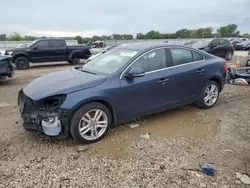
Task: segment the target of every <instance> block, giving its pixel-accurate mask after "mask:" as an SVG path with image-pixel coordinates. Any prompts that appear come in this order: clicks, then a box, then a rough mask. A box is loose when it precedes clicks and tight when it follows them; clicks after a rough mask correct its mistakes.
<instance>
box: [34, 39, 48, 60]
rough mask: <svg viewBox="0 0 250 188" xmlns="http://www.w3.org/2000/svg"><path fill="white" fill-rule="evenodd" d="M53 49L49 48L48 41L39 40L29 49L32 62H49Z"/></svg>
mask: <svg viewBox="0 0 250 188" xmlns="http://www.w3.org/2000/svg"><path fill="white" fill-rule="evenodd" d="M52 50H53V49H51V48H50V47H49V41H48V40H41V41H38V42H37V43H36V44H34V45H33V46H32V47H31V49H30V58H31V61H32V62H41V61H50V60H52V58H53V51H52Z"/></svg>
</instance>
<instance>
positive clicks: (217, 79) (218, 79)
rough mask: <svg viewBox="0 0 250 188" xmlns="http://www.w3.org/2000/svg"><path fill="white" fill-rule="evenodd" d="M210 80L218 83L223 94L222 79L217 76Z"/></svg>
mask: <svg viewBox="0 0 250 188" xmlns="http://www.w3.org/2000/svg"><path fill="white" fill-rule="evenodd" d="M209 80H212V81H214V82H216V83H217V84H218V86H219V91H220V92H221V91H222V83H223V82H222V80H221V78H219V77H217V76H213V77H210V78H209Z"/></svg>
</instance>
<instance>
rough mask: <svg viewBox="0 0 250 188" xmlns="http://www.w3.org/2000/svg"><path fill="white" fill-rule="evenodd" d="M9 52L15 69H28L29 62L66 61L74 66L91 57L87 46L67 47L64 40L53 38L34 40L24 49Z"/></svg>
mask: <svg viewBox="0 0 250 188" xmlns="http://www.w3.org/2000/svg"><path fill="white" fill-rule="evenodd" d="M11 51H12V52H13V53H12V59H13V62H14V63H15V65H16V68H17V69H28V68H29V65H30V62H32V63H41V62H56V61H68V62H69V63H70V64H74V65H75V64H78V63H80V59H88V58H89V57H90V56H91V51H90V48H89V47H88V46H85V45H76V46H67V45H66V41H65V40H63V39H55V38H49V39H39V40H35V41H34V42H33V43H31V44H29V45H28V46H27V47H25V48H16V49H13V50H11ZM6 52H8V50H7V51H6Z"/></svg>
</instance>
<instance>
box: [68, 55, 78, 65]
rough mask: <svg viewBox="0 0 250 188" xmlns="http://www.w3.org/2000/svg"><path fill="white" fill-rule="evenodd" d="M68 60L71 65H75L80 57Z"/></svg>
mask: <svg viewBox="0 0 250 188" xmlns="http://www.w3.org/2000/svg"><path fill="white" fill-rule="evenodd" d="M68 62H69V64H71V65H77V64H79V63H80V59H79V58H76V57H75V58H72V59H71V60H69V61H68Z"/></svg>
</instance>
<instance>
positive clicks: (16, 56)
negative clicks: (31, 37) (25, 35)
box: [13, 53, 30, 63]
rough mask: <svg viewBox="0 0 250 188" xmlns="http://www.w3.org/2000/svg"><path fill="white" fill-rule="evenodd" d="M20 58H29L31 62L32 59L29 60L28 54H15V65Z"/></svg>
mask: <svg viewBox="0 0 250 188" xmlns="http://www.w3.org/2000/svg"><path fill="white" fill-rule="evenodd" d="M19 57H25V58H27V59H28V60H29V61H30V58H29V56H28V55H27V54H25V53H19V54H15V55H14V56H13V63H15V61H16V59H17V58H19Z"/></svg>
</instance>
